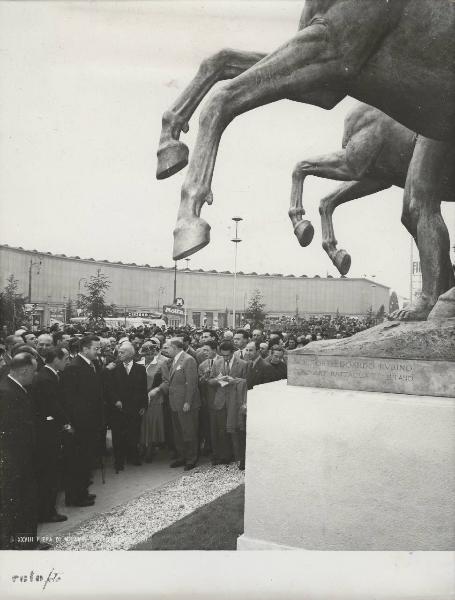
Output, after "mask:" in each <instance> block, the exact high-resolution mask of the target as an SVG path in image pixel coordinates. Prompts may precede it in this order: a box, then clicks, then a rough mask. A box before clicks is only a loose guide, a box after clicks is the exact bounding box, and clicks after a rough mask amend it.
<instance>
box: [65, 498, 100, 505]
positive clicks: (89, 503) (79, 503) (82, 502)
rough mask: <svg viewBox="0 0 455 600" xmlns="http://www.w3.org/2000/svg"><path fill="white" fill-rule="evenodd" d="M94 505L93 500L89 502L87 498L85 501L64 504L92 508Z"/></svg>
mask: <svg viewBox="0 0 455 600" xmlns="http://www.w3.org/2000/svg"><path fill="white" fill-rule="evenodd" d="M94 504H95V500H94V499H93V498H92V499H91V500H90V499H89V498H86V499H85V500H78V501H75V502H68V501H66V502H65V505H66V506H82V507H84V506H93V505H94Z"/></svg>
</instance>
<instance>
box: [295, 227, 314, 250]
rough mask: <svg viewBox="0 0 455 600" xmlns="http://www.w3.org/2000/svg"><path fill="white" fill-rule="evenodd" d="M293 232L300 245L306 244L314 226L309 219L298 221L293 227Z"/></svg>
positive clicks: (312, 234) (310, 238)
mask: <svg viewBox="0 0 455 600" xmlns="http://www.w3.org/2000/svg"><path fill="white" fill-rule="evenodd" d="M294 234H295V236H296V238H297V239H298V240H299V244H300V245H301V246H303V247H305V246H308V245H309V244H311V240H312V239H313V236H314V227H313V225H312V224H311V223H310V221H299V222H298V223H297V225H296V226H295V227H294Z"/></svg>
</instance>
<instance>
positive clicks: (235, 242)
mask: <svg viewBox="0 0 455 600" xmlns="http://www.w3.org/2000/svg"><path fill="white" fill-rule="evenodd" d="M232 220H233V221H234V222H235V238H233V239H232V240H231V242H234V244H235V253H234V298H233V304H232V327H233V329H235V305H236V294H237V246H238V244H239V243H240V242H241V241H242V240H241V239H240V238H239V236H238V226H239V221H243V219H242V217H232Z"/></svg>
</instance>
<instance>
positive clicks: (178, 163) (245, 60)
mask: <svg viewBox="0 0 455 600" xmlns="http://www.w3.org/2000/svg"><path fill="white" fill-rule="evenodd" d="M264 56H265V54H261V53H258V52H242V51H238V50H230V49H225V50H221V51H220V52H217V53H216V54H214V55H213V56H210V57H209V58H207V59H205V60H204V61H203V62H202V63H201V66H200V67H199V70H198V72H197V74H196V76H195V78H194V79H193V80H192V81H191V83H190V84H189V85H188V86H187V87H186V88H185V89H184V90H183V92H182V93H181V94H180V96H179V97H178V98H177V100H176V102H175V103H174V104H173V106H172V107H171V109H170V110H167V111H166V112H165V113H164V115H163V120H162V129H161V137H160V145H159V148H158V164H157V170H156V177H157V179H164V178H166V177H170V176H171V175H174V173H177V172H178V171H180V169H183V167H185V166H186V165H187V163H188V147H187V146H186V145H185V144H184V143H183V142H180V141H179V136H180V133H181V131H183V132H185V133H186V132H187V131H188V121H189V120H190V118H191V116H192V115H193V113H194V111H195V110H196V108H197V107H198V106H199V104H200V102H201V101H202V99H203V98H204V96H205V95H206V94H207V93H208V92H209V91H210V89H211V88H212V87H213V86H214V85H215V84H216V83H217V82H218V81H222V80H224V79H232V78H234V77H237V75H240V73H243V72H244V71H246V70H247V69H249V68H250V67H251V66H253V65H254V64H255V63H257V62H258V61H259V60H261V58H263V57H264Z"/></svg>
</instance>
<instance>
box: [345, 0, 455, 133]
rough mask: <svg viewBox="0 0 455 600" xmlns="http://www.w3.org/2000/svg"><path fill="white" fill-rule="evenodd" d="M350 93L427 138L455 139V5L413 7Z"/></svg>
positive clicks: (418, 3) (422, 0) (416, 3)
mask: <svg viewBox="0 0 455 600" xmlns="http://www.w3.org/2000/svg"><path fill="white" fill-rule="evenodd" d="M435 7H437V9H436V8H435ZM349 93H350V95H352V96H354V97H355V98H358V99H359V100H362V101H363V102H367V103H368V104H371V105H373V106H375V107H377V108H379V109H380V110H382V111H383V112H385V113H386V114H388V115H389V116H391V117H392V118H394V119H395V120H397V121H398V122H400V123H402V124H403V125H405V126H406V127H408V128H409V129H411V130H413V131H416V132H417V133H419V134H421V135H424V136H426V137H429V138H434V139H437V140H442V141H448V140H452V139H455V2H449V1H448V0H439V1H438V3H435V2H434V0H431V1H430V0H413V2H411V3H409V4H408V8H407V9H406V10H405V12H404V14H403V16H402V18H401V20H400V23H399V24H398V26H397V27H396V28H395V29H394V30H393V32H392V33H390V34H389V35H388V36H387V37H386V38H385V39H384V41H383V43H382V44H381V46H380V48H379V49H378V51H377V52H376V53H375V54H374V55H373V56H372V57H371V58H370V59H369V60H368V61H367V63H365V65H364V67H363V68H362V69H361V71H360V72H359V74H358V76H357V77H356V79H355V80H354V81H353V84H352V89H350V91H349Z"/></svg>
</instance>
